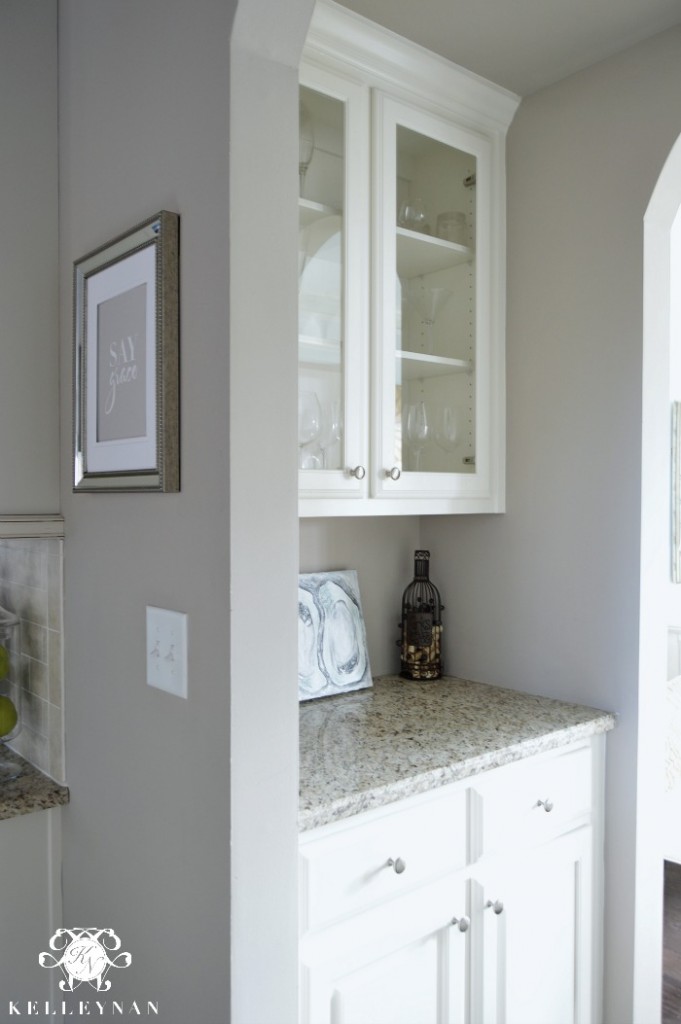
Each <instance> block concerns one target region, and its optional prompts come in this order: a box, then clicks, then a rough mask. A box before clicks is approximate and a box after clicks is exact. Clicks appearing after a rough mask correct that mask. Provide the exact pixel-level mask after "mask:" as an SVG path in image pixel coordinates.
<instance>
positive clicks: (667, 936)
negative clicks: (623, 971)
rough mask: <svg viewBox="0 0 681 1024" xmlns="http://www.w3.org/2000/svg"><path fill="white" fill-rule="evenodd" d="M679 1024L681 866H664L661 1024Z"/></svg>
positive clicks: (666, 864) (667, 862)
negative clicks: (677, 1022)
mask: <svg viewBox="0 0 681 1024" xmlns="http://www.w3.org/2000/svg"><path fill="white" fill-rule="evenodd" d="M676 1021H681V864H672V863H670V862H669V861H666V862H665V865H664V959H663V977H662V1024H674V1022H676Z"/></svg>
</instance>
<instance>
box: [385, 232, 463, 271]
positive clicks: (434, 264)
mask: <svg viewBox="0 0 681 1024" xmlns="http://www.w3.org/2000/svg"><path fill="white" fill-rule="evenodd" d="M472 259H473V250H472V249H469V248H468V246H465V245H457V243H456V242H447V241H446V240H445V239H444V238H434V237H433V236H432V235H422V234H420V233H419V232H418V231H409V230H408V229H407V228H397V273H398V274H399V276H400V277H402V278H407V279H408V278H411V277H420V276H421V275H422V274H434V273H435V271H437V270H446V269H447V268H448V267H456V266H458V264H460V263H470V262H471V260H472Z"/></svg>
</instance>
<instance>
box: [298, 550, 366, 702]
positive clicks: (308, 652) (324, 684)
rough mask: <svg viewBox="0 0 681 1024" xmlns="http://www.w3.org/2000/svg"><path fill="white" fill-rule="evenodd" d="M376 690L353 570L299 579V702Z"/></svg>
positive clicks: (355, 575)
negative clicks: (373, 688) (352, 692)
mask: <svg viewBox="0 0 681 1024" xmlns="http://www.w3.org/2000/svg"><path fill="white" fill-rule="evenodd" d="M371 685H372V680H371V669H370V667H369V652H368V650H367V640H366V629H365V626H364V616H363V615H362V605H361V602H360V597H359V581H358V579H357V573H356V571H355V570H354V569H344V570H338V571H336V572H317V573H301V575H300V576H299V577H298V699H299V700H309V699H311V698H313V697H330V696H332V695H334V694H339V693H347V692H349V691H351V690H361V689H365V688H366V687H368V686H371Z"/></svg>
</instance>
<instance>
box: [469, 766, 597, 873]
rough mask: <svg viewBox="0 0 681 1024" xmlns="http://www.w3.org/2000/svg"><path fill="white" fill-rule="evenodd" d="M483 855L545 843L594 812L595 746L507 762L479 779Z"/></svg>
mask: <svg viewBox="0 0 681 1024" xmlns="http://www.w3.org/2000/svg"><path fill="white" fill-rule="evenodd" d="M476 789H477V790H478V793H479V794H480V795H481V797H482V836H481V842H482V849H481V852H482V853H493V852H497V851H499V850H501V849H504V850H506V849H508V847H509V846H510V845H524V844H525V843H527V842H531V843H532V842H541V841H542V839H543V838H544V837H546V838H547V839H548V838H550V837H552V836H555V835H556V833H557V832H560V831H562V830H563V829H564V828H565V827H567V826H568V825H569V824H570V822H572V821H573V820H574V819H575V818H579V817H581V816H583V815H588V814H589V813H590V810H591V802H592V786H591V749H590V747H580V748H579V749H577V750H570V751H567V752H565V753H561V754H555V755H554V756H550V757H545V758H541V759H539V760H537V759H535V758H532V759H530V760H527V761H519V762H517V763H516V764H513V765H507V766H505V767H503V768H500V769H498V771H497V772H494V773H492V774H491V776H490V777H489V779H488V780H484V779H481V780H480V785H479V787H476Z"/></svg>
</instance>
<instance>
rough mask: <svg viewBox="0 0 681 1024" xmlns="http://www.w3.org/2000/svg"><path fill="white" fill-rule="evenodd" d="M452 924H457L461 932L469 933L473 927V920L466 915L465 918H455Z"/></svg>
mask: <svg viewBox="0 0 681 1024" xmlns="http://www.w3.org/2000/svg"><path fill="white" fill-rule="evenodd" d="M452 924H455V925H456V926H457V928H458V929H459V931H460V932H467V931H468V929H469V928H470V926H471V919H470V917H466V916H465V914H464V916H463V917H453V918H452Z"/></svg>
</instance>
